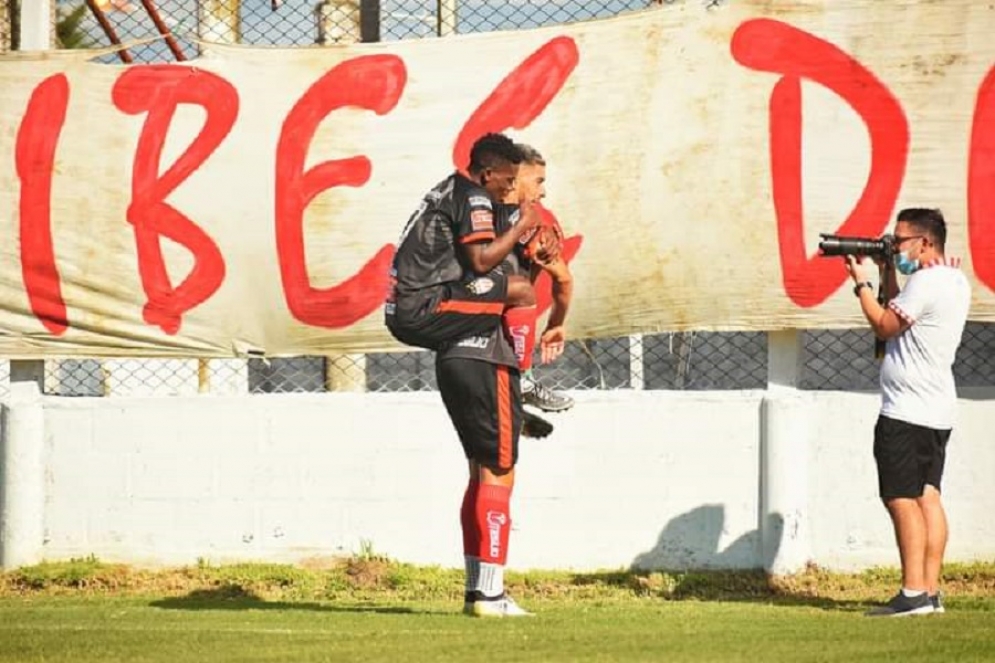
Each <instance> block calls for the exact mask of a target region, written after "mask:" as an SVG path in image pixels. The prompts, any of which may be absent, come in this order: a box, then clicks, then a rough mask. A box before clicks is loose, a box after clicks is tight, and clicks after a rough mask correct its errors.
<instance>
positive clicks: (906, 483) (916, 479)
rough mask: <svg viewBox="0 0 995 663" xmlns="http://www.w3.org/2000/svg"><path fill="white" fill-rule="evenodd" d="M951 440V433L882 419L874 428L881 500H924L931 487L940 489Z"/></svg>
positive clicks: (885, 418)
mask: <svg viewBox="0 0 995 663" xmlns="http://www.w3.org/2000/svg"><path fill="white" fill-rule="evenodd" d="M949 439H950V431H949V430H937V429H935V428H927V427H925V426H918V425H916V424H910V423H908V422H906V421H899V420H898V419H891V418H889V417H885V416H883V415H882V416H879V417H878V421H877V424H875V426H874V460H875V461H876V462H877V466H878V492H879V494H880V495H881V498H882V499H891V498H895V497H909V498H915V497H922V494H923V490H924V489H925V488H926V485H927V484H928V485H930V486H933V487H935V488H936V489H937V490H940V481H941V480H942V479H943V464H944V462H945V461H946V456H947V440H949Z"/></svg>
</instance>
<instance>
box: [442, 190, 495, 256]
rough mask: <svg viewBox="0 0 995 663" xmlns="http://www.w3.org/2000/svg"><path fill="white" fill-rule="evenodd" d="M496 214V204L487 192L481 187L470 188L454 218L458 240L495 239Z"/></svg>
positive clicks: (472, 241) (468, 241) (466, 242)
mask: <svg viewBox="0 0 995 663" xmlns="http://www.w3.org/2000/svg"><path fill="white" fill-rule="evenodd" d="M494 216H495V215H494V204H493V203H492V202H491V198H490V196H488V195H487V192H486V191H484V190H483V189H480V188H471V189H468V190H467V192H466V198H465V200H463V201H461V204H459V205H458V208H457V212H456V218H455V219H453V221H454V223H455V226H456V227H455V228H454V231H455V235H456V240H457V241H458V242H459V243H460V244H473V243H476V242H491V241H493V240H494V237H495V236H496V231H495V225H494Z"/></svg>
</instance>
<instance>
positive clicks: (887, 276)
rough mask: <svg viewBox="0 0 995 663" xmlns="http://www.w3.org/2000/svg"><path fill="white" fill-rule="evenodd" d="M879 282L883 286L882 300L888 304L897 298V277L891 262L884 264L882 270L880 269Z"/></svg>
mask: <svg viewBox="0 0 995 663" xmlns="http://www.w3.org/2000/svg"><path fill="white" fill-rule="evenodd" d="M881 278H882V279H883V281H882V282H881V283H882V284H883V285H884V300H885V301H886V302H890V301H891V300H892V299H894V298H895V297H898V292H899V290H898V276H897V275H896V272H895V265H894V263H892V262H891V261H889V262H887V263H885V264H884V267H883V269H881Z"/></svg>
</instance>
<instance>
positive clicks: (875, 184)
mask: <svg viewBox="0 0 995 663" xmlns="http://www.w3.org/2000/svg"><path fill="white" fill-rule="evenodd" d="M732 55H733V57H734V58H735V59H736V61H737V62H739V63H740V64H742V65H743V66H745V67H749V68H751V69H756V70H759V71H769V72H774V73H780V74H783V77H782V78H781V80H780V81H779V82H778V83H777V85H775V87H774V91H773V92H772V93H771V99H770V152H771V176H772V180H773V191H774V209H775V211H776V213H777V232H778V240H779V242H780V252H781V267H782V269H783V274H784V276H783V278H784V289H785V291H786V292H787V294H788V297H790V298H791V300H792V301H793V302H795V303H796V304H798V305H799V306H805V307H809V306H816V305H817V304H820V303H822V302H823V301H825V300H826V298H828V297H829V296H830V295H831V294H832V293H833V292H834V291H835V290H836V289H837V288H839V287H840V285H842V284H843V282H844V281H845V280H846V269H845V267H844V265H843V261H842V260H838V259H837V260H830V259H827V258H821V257H819V256H815V257H812V258H809V257H808V256H807V254H806V251H805V242H804V234H803V228H804V213H803V209H802V175H801V161H802V96H801V80H802V79H805V80H810V81H813V82H815V83H818V84H820V85H822V86H824V87H826V88H828V89H830V90H832V91H833V92H835V93H836V94H837V95H838V96H839V97H840V98H841V99H843V100H844V101H845V102H846V103H847V104H849V105H850V106H851V107H852V108H853V110H854V111H856V112H857V114H858V115H860V117H861V118H862V119H863V121H864V123H865V124H866V125H867V129H868V132H869V133H870V139H871V169H870V175H869V176H868V178H867V184H866V185H865V186H864V191H863V192H862V193H861V196H860V199H859V200H858V201H857V204H856V205H855V206H854V207H853V211H851V212H850V215H849V216H848V217H847V219H846V221H845V222H844V223H843V225H842V226H840V227H839V228H838V229H837V230H836V232H837V233H840V234H846V235H860V236H875V237H876V236H877V235H879V234H881V233H882V232H883V231H884V230H885V228H886V227H887V225H888V222H889V220H890V218H889V217H890V215H891V212H892V209H893V207H894V205H895V200H896V199H897V198H898V192H899V190H900V188H901V185H902V178H903V177H904V175H905V161H906V156H907V155H908V146H909V129H908V123H907V122H906V119H905V114H904V113H903V112H902V108H901V106H900V105H899V103H898V101H897V100H896V99H895V98H894V96H892V94H891V93H890V92H889V91H888V89H887V88H886V87H885V86H884V85H883V84H882V83H881V82H880V81H879V80H878V79H877V78H875V77H874V75H873V74H872V73H871V72H870V71H868V70H867V69H866V68H865V67H864V66H863V65H861V64H860V63H859V62H857V61H856V60H854V59H853V58H852V57H850V56H849V55H847V54H846V53H844V52H843V51H841V50H840V49H838V48H837V47H836V46H834V45H832V44H830V43H828V42H826V41H823V40H821V39H819V38H818V37H815V36H813V35H810V34H808V33H806V32H803V31H801V30H799V29H797V28H794V27H792V26H790V25H787V24H785V23H780V22H778V21H774V20H770V19H755V20H750V21H746V22H744V23H743V24H742V25H740V26H739V28H738V29H737V30H736V33H735V34H734V35H733V39H732Z"/></svg>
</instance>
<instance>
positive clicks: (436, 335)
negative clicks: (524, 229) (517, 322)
mask: <svg viewBox="0 0 995 663" xmlns="http://www.w3.org/2000/svg"><path fill="white" fill-rule="evenodd" d="M525 285H526V286H528V287H527V289H526V288H524V287H523V284H522V282H521V279H520V278H519V277H514V276H511V277H509V276H507V275H505V274H504V273H502V272H501V271H499V270H495V271H493V272H491V273H490V274H487V275H485V276H478V277H475V278H472V279H468V280H466V281H460V282H453V283H447V284H446V285H445V286H444V287H443V288H441V289H440V290H439V292H438V294H437V296H436V297H435V298H434V300H432V301H430V302H428V303H427V304H426V306H425V309H426V310H425V312H424V313H423V314H422V315H421V316H420V317H419V319H418V320H417V321H416V322H415V323H414V324H413V326H414V327H415V328H416V332H417V335H418V337H419V339H420V340H421V342H422V347H428V348H430V349H433V350H438V349H440V348H443V347H445V346H446V345H447V344H449V343H454V342H456V341H459V340H462V339H465V338H470V337H473V336H488V335H490V334H491V333H492V332H494V330H496V329H497V328H499V327H500V325H501V318H502V315H503V314H504V311H505V309H506V308H507V306H508V302H509V301H516V302H518V301H529V299H530V298H531V301H532V302H533V303H534V302H535V294H534V291H533V290H532V287H531V284H529V283H527V281H526V283H525ZM395 335H396V334H395Z"/></svg>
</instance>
